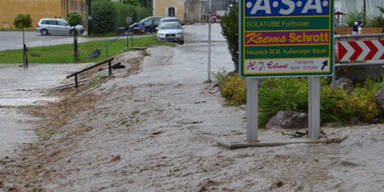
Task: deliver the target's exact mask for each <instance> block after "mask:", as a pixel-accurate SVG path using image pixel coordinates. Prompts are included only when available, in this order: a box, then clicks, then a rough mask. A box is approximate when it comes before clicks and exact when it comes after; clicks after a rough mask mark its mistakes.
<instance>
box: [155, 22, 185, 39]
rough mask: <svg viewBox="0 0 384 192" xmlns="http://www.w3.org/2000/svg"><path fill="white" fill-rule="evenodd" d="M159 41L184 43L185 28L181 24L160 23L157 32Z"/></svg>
mask: <svg viewBox="0 0 384 192" xmlns="http://www.w3.org/2000/svg"><path fill="white" fill-rule="evenodd" d="M157 40H159V41H173V42H179V43H180V44H183V43H184V32H183V27H182V26H181V25H180V23H179V22H165V23H160V25H159V28H158V31H157Z"/></svg>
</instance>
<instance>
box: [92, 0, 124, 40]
mask: <svg viewBox="0 0 384 192" xmlns="http://www.w3.org/2000/svg"><path fill="white" fill-rule="evenodd" d="M117 16H118V15H117V10H116V7H115V6H114V3H113V2H111V1H108V0H99V1H95V2H93V3H92V30H93V32H94V33H97V34H100V33H106V32H112V31H115V30H116V18H117Z"/></svg>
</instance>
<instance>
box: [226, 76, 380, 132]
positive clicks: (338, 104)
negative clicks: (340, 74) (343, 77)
mask: <svg viewBox="0 0 384 192" xmlns="http://www.w3.org/2000/svg"><path fill="white" fill-rule="evenodd" d="M219 87H220V92H221V94H222V95H223V97H224V98H226V100H227V101H228V103H229V104H232V105H239V104H246V94H247V93H246V79H243V78H241V77H240V76H239V75H238V74H236V73H231V74H229V75H227V76H226V77H225V78H224V80H223V81H222V83H221V84H220V86H219ZM381 89H384V82H374V81H372V80H368V81H366V82H364V83H363V84H359V85H357V86H356V87H355V89H354V91H353V94H349V93H348V92H347V91H345V90H339V89H332V88H331V87H330V86H329V84H328V82H327V80H326V79H322V80H321V106H320V113H321V122H322V123H326V122H344V123H348V122H349V121H350V120H351V118H352V117H355V118H358V119H359V120H360V121H362V122H367V123H369V122H375V121H376V120H377V118H379V117H381V113H382V112H381V109H380V106H379V104H378V103H377V101H376V98H375V94H376V93H377V92H378V91H379V90H381ZM280 110H286V111H296V112H304V113H307V111H308V81H307V79H306V78H271V79H263V80H262V81H261V83H260V85H259V126H260V127H265V124H266V123H267V122H268V121H269V119H270V118H272V117H273V116H274V115H275V114H276V113H277V112H278V111H280Z"/></svg>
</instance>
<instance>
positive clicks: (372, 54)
mask: <svg viewBox="0 0 384 192" xmlns="http://www.w3.org/2000/svg"><path fill="white" fill-rule="evenodd" d="M382 59H384V40H367V41H341V42H339V44H338V60H339V61H370V60H382Z"/></svg>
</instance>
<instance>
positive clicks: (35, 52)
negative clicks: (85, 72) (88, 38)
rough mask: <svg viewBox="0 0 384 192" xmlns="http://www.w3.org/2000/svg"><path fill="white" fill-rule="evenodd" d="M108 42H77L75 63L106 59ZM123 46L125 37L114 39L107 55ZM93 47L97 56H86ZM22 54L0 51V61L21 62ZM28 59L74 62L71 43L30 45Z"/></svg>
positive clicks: (143, 43)
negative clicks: (76, 59) (77, 58)
mask: <svg viewBox="0 0 384 192" xmlns="http://www.w3.org/2000/svg"><path fill="white" fill-rule="evenodd" d="M110 42H111V40H104V41H92V42H86V43H79V61H77V63H88V62H98V61H101V60H104V59H106V58H107V56H106V51H105V45H106V44H109V43H110ZM133 43H134V47H151V46H156V45H168V46H174V44H173V43H169V42H158V41H157V40H156V37H155V36H150V37H140V38H134V39H133ZM125 47H126V39H124V38H122V39H119V40H117V41H114V42H113V43H112V44H111V45H110V47H109V48H108V57H111V56H114V55H116V54H119V53H121V52H124V51H127V50H126V49H125ZM130 47H131V41H130V42H129V48H130ZM95 49H100V50H101V55H100V56H99V57H97V58H87V55H88V54H89V53H91V52H93V51H94V50H95ZM128 50H129V49H128ZM22 55H23V51H22V50H21V49H19V50H9V51H0V63H2V64H4V63H9V64H12V63H15V64H16V63H23V57H22ZM28 59H29V63H74V60H73V44H65V45H55V46H43V47H32V48H29V58H28Z"/></svg>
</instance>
